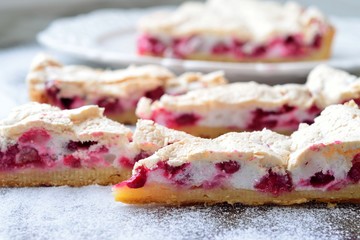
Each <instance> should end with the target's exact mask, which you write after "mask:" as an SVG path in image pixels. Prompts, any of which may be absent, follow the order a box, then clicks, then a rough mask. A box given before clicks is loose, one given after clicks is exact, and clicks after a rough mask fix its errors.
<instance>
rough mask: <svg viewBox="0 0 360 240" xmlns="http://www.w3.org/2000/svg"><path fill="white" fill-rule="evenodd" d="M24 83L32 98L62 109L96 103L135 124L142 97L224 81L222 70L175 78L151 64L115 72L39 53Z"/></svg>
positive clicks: (118, 118)
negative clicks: (136, 112)
mask: <svg viewBox="0 0 360 240" xmlns="http://www.w3.org/2000/svg"><path fill="white" fill-rule="evenodd" d="M27 82H28V87H29V95H30V99H31V100H32V101H36V102H40V103H48V104H51V105H54V106H57V107H59V108H61V109H73V108H78V107H81V106H84V105H98V106H100V107H103V108H105V115H106V116H107V117H109V118H111V119H113V120H115V121H119V122H122V123H129V124H135V123H136V119H137V118H136V116H135V107H136V105H137V103H138V101H139V99H140V98H141V97H147V98H149V99H151V100H152V101H154V100H157V99H159V98H160V97H161V96H162V95H163V94H164V93H169V94H175V95H179V94H182V93H185V92H187V91H189V90H193V89H197V88H206V87H212V86H215V85H222V84H225V83H226V82H227V80H226V79H225V78H224V77H223V73H222V72H215V73H211V74H208V75H203V74H201V73H187V74H184V75H182V76H180V77H179V78H177V77H175V75H174V74H173V73H172V72H170V71H169V70H167V69H165V68H163V67H160V66H154V65H146V66H141V67H135V66H130V67H129V68H127V69H121V70H114V71H110V70H100V69H93V68H89V67H85V66H63V65H62V64H61V63H59V62H58V61H56V60H55V59H53V58H51V57H49V56H47V55H44V54H40V55H38V56H37V57H36V58H35V59H34V61H33V63H32V67H31V71H30V73H29V74H28V76H27Z"/></svg>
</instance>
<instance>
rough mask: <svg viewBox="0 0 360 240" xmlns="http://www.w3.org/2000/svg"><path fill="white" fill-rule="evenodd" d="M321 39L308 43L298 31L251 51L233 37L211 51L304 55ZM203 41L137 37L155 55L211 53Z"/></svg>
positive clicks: (142, 48)
mask: <svg viewBox="0 0 360 240" xmlns="http://www.w3.org/2000/svg"><path fill="white" fill-rule="evenodd" d="M322 42H323V37H322V36H321V35H319V34H318V35H316V36H315V37H314V39H313V41H312V43H310V44H307V43H305V42H304V40H303V37H302V36H301V35H298V34H295V35H289V36H286V37H284V38H276V39H272V40H269V41H268V43H267V44H263V45H258V46H254V47H253V49H252V50H251V51H250V52H249V50H248V49H246V48H244V46H245V45H246V44H247V42H243V41H241V40H239V39H236V38H234V39H232V41H229V43H228V42H226V41H224V40H219V41H218V42H215V43H214V44H213V45H212V46H210V50H208V51H210V53H211V54H213V55H229V56H232V57H234V58H237V59H242V58H244V57H251V58H260V57H301V56H306V55H308V54H309V53H310V52H312V51H314V50H317V49H319V48H320V47H321V45H322ZM249 44H251V43H249ZM249 44H248V45H249ZM203 45H204V43H203V38H202V37H200V36H190V37H183V38H176V39H173V41H169V43H168V44H167V43H165V42H164V41H162V40H160V39H159V38H157V37H155V36H149V35H147V34H144V35H141V36H140V37H139V39H138V52H139V54H151V55H154V56H163V55H164V53H165V52H169V53H170V52H171V53H172V54H173V55H174V57H176V58H186V57H187V56H188V55H191V54H198V53H200V54H201V53H202V54H203V53H205V54H209V52H207V51H206V50H204V47H203Z"/></svg>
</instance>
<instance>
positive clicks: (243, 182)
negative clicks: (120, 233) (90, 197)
mask: <svg viewBox="0 0 360 240" xmlns="http://www.w3.org/2000/svg"><path fill="white" fill-rule="evenodd" d="M289 149H290V140H289V138H288V137H286V136H283V135H280V134H277V133H274V132H271V131H269V130H263V131H262V132H252V133H229V134H226V135H223V136H221V137H219V138H218V139H212V140H210V139H201V138H197V139H184V140H182V141H179V142H176V143H174V144H172V145H169V146H167V147H164V148H161V149H160V150H158V151H157V152H156V153H155V154H154V155H152V156H150V157H149V158H146V159H144V160H141V161H139V162H137V163H136V164H135V167H134V169H133V176H132V177H131V178H130V179H129V180H127V181H124V182H122V183H120V184H118V185H116V186H114V188H113V191H114V195H115V198H116V200H117V201H121V202H124V203H153V202H154V203H164V204H195V203H220V202H228V203H235V202H241V203H245V204H251V205H255V204H264V203H282V204H290V203H293V201H297V200H294V199H292V198H291V197H289V198H288V197H287V196H288V194H287V193H289V192H291V191H292V189H293V186H292V181H291V176H290V175H289V173H288V172H287V170H286V166H287V159H288V155H289V153H290V152H289Z"/></svg>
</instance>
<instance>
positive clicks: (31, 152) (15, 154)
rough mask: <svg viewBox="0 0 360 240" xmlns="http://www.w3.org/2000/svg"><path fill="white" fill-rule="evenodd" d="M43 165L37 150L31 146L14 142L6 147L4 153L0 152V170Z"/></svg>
mask: <svg viewBox="0 0 360 240" xmlns="http://www.w3.org/2000/svg"><path fill="white" fill-rule="evenodd" d="M44 157H46V156H44ZM44 165H45V162H44V160H42V157H41V156H40V155H39V152H38V151H37V150H36V149H35V148H33V147H29V146H19V145H18V144H15V145H12V146H10V147H8V149H7V150H6V151H5V153H1V154H0V170H10V169H14V168H21V167H29V166H33V167H43V166H44Z"/></svg>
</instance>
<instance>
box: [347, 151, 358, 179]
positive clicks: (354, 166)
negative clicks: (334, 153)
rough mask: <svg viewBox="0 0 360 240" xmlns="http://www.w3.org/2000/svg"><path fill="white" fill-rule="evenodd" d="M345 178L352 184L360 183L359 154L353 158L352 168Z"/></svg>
mask: <svg viewBox="0 0 360 240" xmlns="http://www.w3.org/2000/svg"><path fill="white" fill-rule="evenodd" d="M347 176H348V178H349V179H350V181H352V182H353V183H358V182H359V181H360V153H358V154H356V155H355V156H354V158H353V160H352V167H351V168H350V170H349V172H348V174H347Z"/></svg>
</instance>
